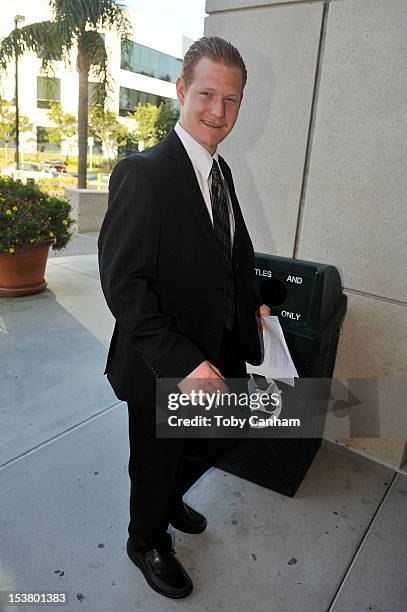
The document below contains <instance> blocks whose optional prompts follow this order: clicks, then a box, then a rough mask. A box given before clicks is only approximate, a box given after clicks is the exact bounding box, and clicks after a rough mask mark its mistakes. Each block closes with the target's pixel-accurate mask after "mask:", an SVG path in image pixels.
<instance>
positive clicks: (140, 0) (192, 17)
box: [122, 0, 205, 39]
mask: <svg viewBox="0 0 407 612" xmlns="http://www.w3.org/2000/svg"><path fill="white" fill-rule="evenodd" d="M122 1H123V3H124V4H126V5H127V6H128V7H129V8H132V9H134V10H135V11H137V12H138V13H140V14H141V15H143V16H144V17H146V18H149V19H152V20H156V21H157V22H158V23H160V24H161V25H163V24H164V25H165V24H166V25H168V27H170V28H171V29H172V30H177V31H178V32H180V33H181V34H185V36H188V37H189V38H192V39H196V38H200V37H201V36H203V28H204V17H205V0H122Z"/></svg>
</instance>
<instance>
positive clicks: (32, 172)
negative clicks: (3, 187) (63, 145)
mask: <svg viewBox="0 0 407 612" xmlns="http://www.w3.org/2000/svg"><path fill="white" fill-rule="evenodd" d="M0 173H1V174H3V175H5V176H12V177H13V178H15V179H16V178H19V179H28V178H32V179H34V180H35V179H40V178H50V177H52V176H57V173H56V172H55V171H52V170H50V169H46V168H45V166H44V165H43V164H37V163H34V162H20V167H19V169H18V170H17V164H15V163H14V164H9V165H8V166H5V167H4V168H0Z"/></svg>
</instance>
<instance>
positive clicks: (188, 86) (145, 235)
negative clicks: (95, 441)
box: [98, 37, 269, 598]
mask: <svg viewBox="0 0 407 612" xmlns="http://www.w3.org/2000/svg"><path fill="white" fill-rule="evenodd" d="M246 76H247V75H246V67H245V64H244V62H243V60H242V58H241V56H240V53H239V51H238V50H237V49H236V48H235V47H234V46H233V45H231V44H230V43H228V42H226V41H225V40H223V39H221V38H217V37H212V38H202V39H200V40H199V41H196V42H195V43H194V44H193V45H192V46H191V47H190V49H189V50H188V52H187V53H186V55H185V58H184V62H183V69H182V76H181V77H180V78H179V79H178V80H177V85H176V86H177V96H178V100H179V102H180V105H181V118H180V121H179V123H177V125H176V126H175V128H174V130H172V131H171V133H170V134H169V135H168V136H167V137H166V138H165V139H164V140H163V141H162V142H160V143H159V144H157V145H156V146H154V147H152V148H151V149H148V150H146V151H143V153H141V154H138V153H137V154H133V155H130V156H129V157H127V158H126V159H124V160H122V161H121V162H120V163H119V164H117V166H116V168H115V169H114V171H113V173H112V176H111V180H110V185H109V205H108V210H107V213H106V216H105V219H104V222H103V225H102V228H101V232H100V236H99V242H98V246H99V267H100V276H101V283H102V288H103V292H104V295H105V298H106V301H107V304H108V306H109V308H110V310H111V312H112V313H113V315H114V317H115V319H116V324H115V328H114V332H113V336H112V340H111V344H110V349H109V354H108V358H107V365H106V370H105V373H107V376H108V379H109V381H110V383H111V384H112V386H113V389H114V391H115V393H116V395H117V396H118V398H119V399H122V400H124V401H126V402H127V404H128V412H129V441H130V460H129V476H130V482H131V493H130V523H129V538H128V543H127V551H128V554H129V556H130V558H131V559H132V560H133V562H134V563H135V564H136V565H137V566H138V567H139V568H140V569H141V571H142V572H143V574H144V576H145V578H146V580H147V582H148V584H149V585H150V586H151V587H152V588H153V589H154V590H156V591H157V592H159V593H161V594H162V595H166V596H167V597H173V598H181V597H185V596H186V595H188V594H189V593H190V592H191V591H192V581H191V579H190V577H189V576H188V574H187V573H186V571H185V569H184V568H183V567H182V565H181V564H180V562H179V561H178V560H177V559H176V558H175V556H174V554H175V551H174V549H173V548H172V541H171V536H170V534H169V533H168V532H167V528H168V525H169V523H170V524H171V525H172V526H173V527H175V528H176V529H179V530H181V531H183V532H185V533H201V532H202V531H203V530H204V529H205V527H206V519H205V517H204V516H202V514H200V513H199V512H197V511H196V510H193V509H192V508H191V507H190V506H188V505H187V504H186V503H185V502H184V501H183V499H182V496H183V495H184V493H186V491H188V489H189V488H190V487H191V485H192V484H193V483H194V482H196V480H197V479H198V478H199V477H200V476H201V475H202V474H203V473H204V472H205V471H206V470H207V469H208V468H209V467H210V466H211V465H213V464H214V463H215V462H216V460H217V459H218V458H219V457H220V456H222V454H223V453H225V451H226V450H227V449H228V448H230V446H231V443H232V442H233V440H232V441H231V440H223V439H182V438H181V439H176V438H175V439H174V438H171V439H166V438H158V437H156V422H155V398H156V382H157V380H158V381H160V380H162V379H178V380H180V381H181V382H180V384H179V388H180V389H181V390H184V391H190V390H191V388H196V385H197V381H198V383H199V385H198V386H199V388H201V389H204V390H212V391H214V390H215V389H220V390H221V391H224V390H227V389H228V386H227V379H228V378H232V377H233V378H240V379H245V377H246V368H245V362H246V361H249V362H251V363H253V364H258V363H260V360H261V349H260V342H259V327H261V323H260V316H259V313H260V314H269V309H268V308H267V307H266V306H264V305H263V306H261V308H260V310H259V307H260V304H259V303H258V299H257V298H256V296H255V293H254V290H253V268H254V252H253V246H252V243H251V240H250V237H249V234H248V232H247V229H246V226H245V223H244V220H243V217H242V213H241V210H240V207H239V203H238V200H237V197H236V193H235V189H234V186H233V180H232V174H231V171H230V168H229V166H228V165H227V164H226V162H225V161H224V159H223V158H222V157H220V156H219V155H218V152H217V146H218V144H219V143H220V142H221V141H222V140H223V139H224V138H225V137H226V136H227V135H228V134H229V132H230V131H231V130H232V128H233V126H234V124H235V121H236V119H237V116H238V113H239V108H240V104H241V100H242V95H243V89H244V86H245V83H246Z"/></svg>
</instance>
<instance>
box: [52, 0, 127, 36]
mask: <svg viewBox="0 0 407 612" xmlns="http://www.w3.org/2000/svg"><path fill="white" fill-rule="evenodd" d="M49 2H50V5H51V8H52V11H53V13H54V16H55V19H56V20H57V21H60V22H64V23H65V24H67V25H68V27H69V28H70V29H71V30H72V31H75V32H76V33H79V32H83V31H84V30H85V28H86V29H96V28H97V27H102V28H106V27H110V28H112V29H115V30H116V31H117V32H118V33H119V34H121V35H122V36H126V35H129V33H130V30H131V24H130V20H129V17H128V14H127V9H126V7H125V6H124V5H123V4H120V3H118V2H115V0H49Z"/></svg>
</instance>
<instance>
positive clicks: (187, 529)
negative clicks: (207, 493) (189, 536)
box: [170, 502, 207, 533]
mask: <svg viewBox="0 0 407 612" xmlns="http://www.w3.org/2000/svg"><path fill="white" fill-rule="evenodd" d="M170 523H171V525H172V526H173V527H175V529H178V531H183V532H184V533H202V532H203V531H205V529H206V525H207V521H206V518H205V517H204V516H203V515H202V514H199V512H197V511H196V510H194V509H193V508H191V506H188V504H186V503H185V502H181V504H179V505H178V506H177V507H176V509H175V510H174V513H173V516H172V517H171V518H170Z"/></svg>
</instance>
